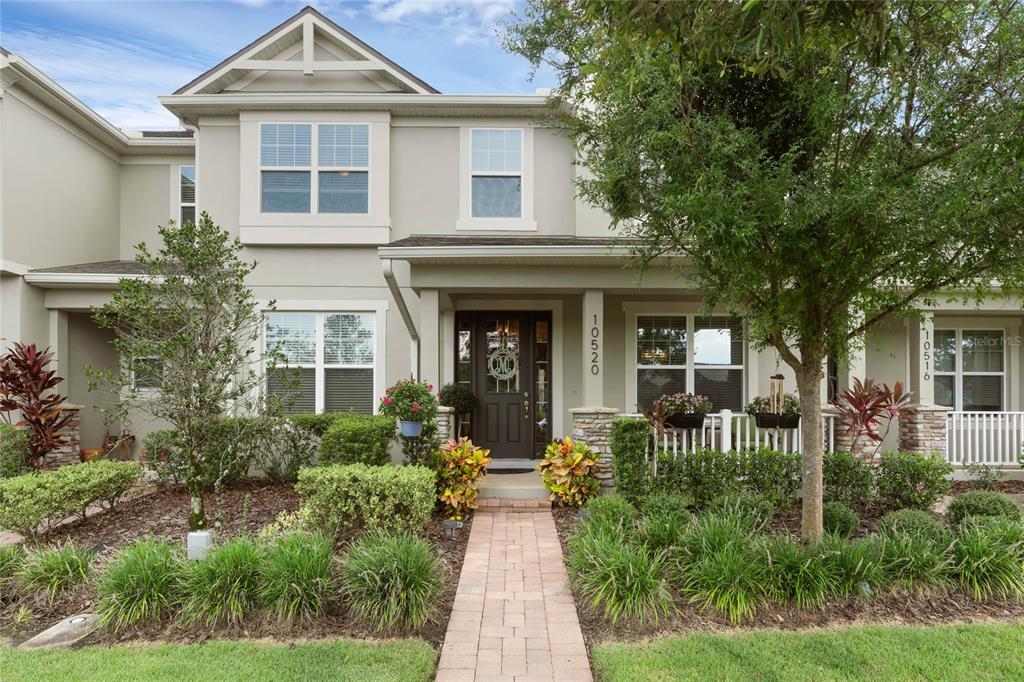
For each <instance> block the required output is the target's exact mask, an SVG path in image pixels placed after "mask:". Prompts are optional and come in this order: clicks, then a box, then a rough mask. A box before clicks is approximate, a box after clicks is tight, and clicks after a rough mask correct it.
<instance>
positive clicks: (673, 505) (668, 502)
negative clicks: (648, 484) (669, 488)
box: [640, 492, 693, 518]
mask: <svg viewBox="0 0 1024 682" xmlns="http://www.w3.org/2000/svg"><path fill="white" fill-rule="evenodd" d="M692 504H693V502H692V500H691V499H690V498H689V497H687V496H686V495H681V494H679V493H667V492H662V493H652V494H651V495H648V496H647V497H644V498H643V499H641V500H640V512H641V514H643V515H644V516H668V515H675V516H680V517H683V518H689V516H690V512H689V508H690V507H691V506H692Z"/></svg>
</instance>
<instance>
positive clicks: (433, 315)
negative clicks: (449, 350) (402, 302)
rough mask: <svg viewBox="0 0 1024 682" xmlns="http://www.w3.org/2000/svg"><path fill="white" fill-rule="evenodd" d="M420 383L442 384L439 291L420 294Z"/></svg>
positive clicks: (424, 291) (432, 290)
mask: <svg viewBox="0 0 1024 682" xmlns="http://www.w3.org/2000/svg"><path fill="white" fill-rule="evenodd" d="M419 380H420V381H425V382H427V383H430V384H433V385H434V387H435V388H437V387H438V386H439V385H440V383H441V309H440V297H439V296H438V292H437V289H423V290H422V291H421V292H420V376H419Z"/></svg>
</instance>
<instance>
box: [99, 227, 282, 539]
mask: <svg viewBox="0 0 1024 682" xmlns="http://www.w3.org/2000/svg"><path fill="white" fill-rule="evenodd" d="M160 236H161V237H162V238H163V242H164V243H163V246H162V247H161V249H160V251H159V252H158V253H156V254H153V253H151V252H150V251H149V249H148V248H147V247H146V245H145V244H139V245H138V246H136V260H137V261H138V262H139V263H142V264H143V265H145V266H146V275H147V276H146V277H143V278H137V279H128V278H125V279H122V280H121V282H120V287H119V289H118V291H116V292H115V293H114V295H113V298H112V300H111V302H110V303H108V304H107V305H104V306H102V307H100V308H97V309H95V310H94V312H93V318H94V319H95V321H96V323H97V324H98V325H99V326H101V327H103V328H107V329H112V330H114V332H115V340H114V349H115V350H116V351H117V352H118V353H119V354H120V356H121V368H120V369H119V370H106V371H96V370H93V376H94V379H95V380H96V381H101V382H103V383H106V384H108V385H110V386H111V387H113V388H115V389H116V390H117V392H118V393H119V394H120V395H121V398H122V399H121V400H120V401H119V402H118V403H117V407H116V413H117V416H118V417H119V418H120V419H122V420H124V419H127V417H128V414H129V411H130V410H138V411H140V412H142V413H144V414H148V415H149V416H151V417H153V418H155V419H158V420H162V421H166V422H169V423H170V424H171V425H173V426H174V427H175V428H176V429H177V430H178V435H179V437H180V441H179V444H180V446H181V447H182V449H183V451H184V452H183V454H184V459H185V471H184V472H183V476H184V479H185V485H186V487H187V489H188V493H189V497H190V500H191V501H190V509H189V528H191V529H192V530H201V529H203V528H206V527H207V520H206V509H205V505H204V502H203V482H204V480H208V479H209V478H219V477H218V476H213V477H210V476H208V475H207V474H208V468H209V467H210V466H212V464H211V462H212V461H214V459H215V458H213V457H211V456H209V455H208V454H207V453H210V452H211V446H214V445H215V444H216V443H217V442H218V438H219V437H220V435H221V434H220V431H219V430H218V427H219V426H220V424H221V422H222V420H223V419H224V418H225V417H226V416H227V415H229V414H231V413H236V414H238V413H240V414H248V413H255V412H258V411H260V408H261V406H262V397H261V396H262V393H263V392H262V390H260V389H261V383H262V376H261V372H260V368H261V366H262V365H263V363H264V362H267V363H268V364H270V365H271V366H273V364H274V362H275V360H276V355H275V353H274V351H273V350H271V351H270V352H262V351H260V350H259V348H260V344H259V339H260V334H261V327H262V324H263V315H262V313H261V312H260V310H259V306H258V303H257V301H256V299H255V297H254V296H253V294H252V291H251V290H250V289H249V287H248V286H246V284H245V278H246V276H247V275H249V273H251V272H252V271H253V269H255V267H256V263H255V262H245V261H243V260H242V259H241V258H240V252H241V250H242V248H243V247H242V244H241V242H239V241H238V240H237V239H234V240H233V239H231V236H230V235H229V234H228V233H227V232H226V231H224V230H222V229H220V228H219V227H218V226H217V225H215V224H214V223H213V221H212V220H211V219H210V216H209V215H207V214H206V213H205V212H203V214H202V215H201V217H200V219H199V221H198V222H197V223H191V222H186V223H184V224H182V225H175V224H174V223H173V221H172V222H171V223H170V224H169V225H167V226H161V227H160ZM143 376H144V379H145V380H144V381H139V380H137V379H138V378H140V377H143ZM96 381H94V385H95V383H96ZM142 384H144V385H145V387H143V386H142ZM220 461H222V460H220ZM222 463H223V461H222Z"/></svg>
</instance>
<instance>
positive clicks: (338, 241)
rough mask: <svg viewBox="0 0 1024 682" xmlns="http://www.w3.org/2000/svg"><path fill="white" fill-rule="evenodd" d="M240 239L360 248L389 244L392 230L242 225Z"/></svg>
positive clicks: (366, 227) (371, 227)
mask: <svg viewBox="0 0 1024 682" xmlns="http://www.w3.org/2000/svg"><path fill="white" fill-rule="evenodd" d="M239 239H241V240H242V243H243V244H253V245H309V246H358V245H363V244H367V245H370V244H372V245H378V244H387V243H388V242H389V241H391V228H390V227H388V226H387V225H369V226H361V227H355V226H352V227H348V226H346V227H271V226H267V225H242V226H241V227H240V228H239Z"/></svg>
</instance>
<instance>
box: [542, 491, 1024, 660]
mask: <svg viewBox="0 0 1024 682" xmlns="http://www.w3.org/2000/svg"><path fill="white" fill-rule="evenodd" d="M552 511H553V513H554V516H555V527H556V528H557V529H558V538H559V541H560V542H561V544H562V552H563V554H565V555H566V556H568V552H569V547H568V540H569V533H570V532H571V530H572V527H573V526H574V525H575V524H576V523H577V522H578V517H577V512H576V510H575V509H569V508H556V509H553V510H552ZM864 511H869V512H872V515H873V516H874V514H877V515H878V516H880V515H881V514H880V512H877V511H874V510H870V509H866V510H864ZM866 521H867V520H866V519H865V520H864V521H862V526H861V531H865V530H868V526H871V525H872V524H870V523H866ZM771 528H772V530H777V531H781V530H783V529H786V530H789V531H790V532H794V533H799V528H800V512H799V508H797V509H796V510H795V511H794V510H786V511H784V512H781V513H780V515H779V516H778V517H777V518H776V519H774V520H773V522H772V524H771ZM575 596H576V608H577V610H578V612H579V619H580V626H581V628H582V629H583V637H584V639H585V640H586V642H587V646H588V648H592V647H593V646H594V645H596V644H600V643H603V642H609V641H616V642H631V641H639V640H644V639H648V638H651V637H655V636H665V635H672V634H677V635H678V634H687V633H694V632H736V631H745V630H752V629H758V628H775V629H781V630H806V629H817V628H838V627H847V626H853V625H897V624H908V625H911V624H914V625H941V624H949V623H975V622H998V621H1002V622H1013V621H1019V620H1022V619H1024V604H1018V603H1015V602H1001V601H992V602H985V603H979V602H976V601H974V600H973V599H971V598H970V597H968V596H966V595H965V594H962V593H960V592H955V591H954V592H950V593H940V592H934V593H930V594H929V593H926V594H896V593H886V594H883V595H880V596H879V597H878V598H877V599H873V600H871V601H866V600H861V599H856V600H849V601H838V602H831V603H829V604H828V605H827V606H826V607H825V608H823V609H818V610H807V611H798V610H796V609H795V608H792V607H786V606H761V607H759V608H758V611H757V615H756V616H755V617H754V618H753V619H752V620H747V621H744V622H743V623H741V624H739V625H735V624H733V623H730V622H729V620H728V619H727V618H725V617H723V616H721V615H719V614H718V613H717V612H715V611H712V610H703V609H700V608H697V607H696V606H694V605H692V604H689V603H687V602H685V601H682V600H677V603H676V607H677V608H678V611H677V613H675V614H673V615H671V616H669V617H668V618H664V619H662V620H661V621H660V622H659V623H657V624H653V623H645V624H638V623H632V622H624V621H620V622H618V623H616V624H615V625H612V624H611V623H609V622H608V621H607V620H606V619H605V618H604V616H603V615H602V613H601V611H600V609H596V608H594V607H592V606H591V605H590V604H589V603H584V602H583V601H582V600H581V599H580V597H579V595H578V594H577V595H575Z"/></svg>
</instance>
